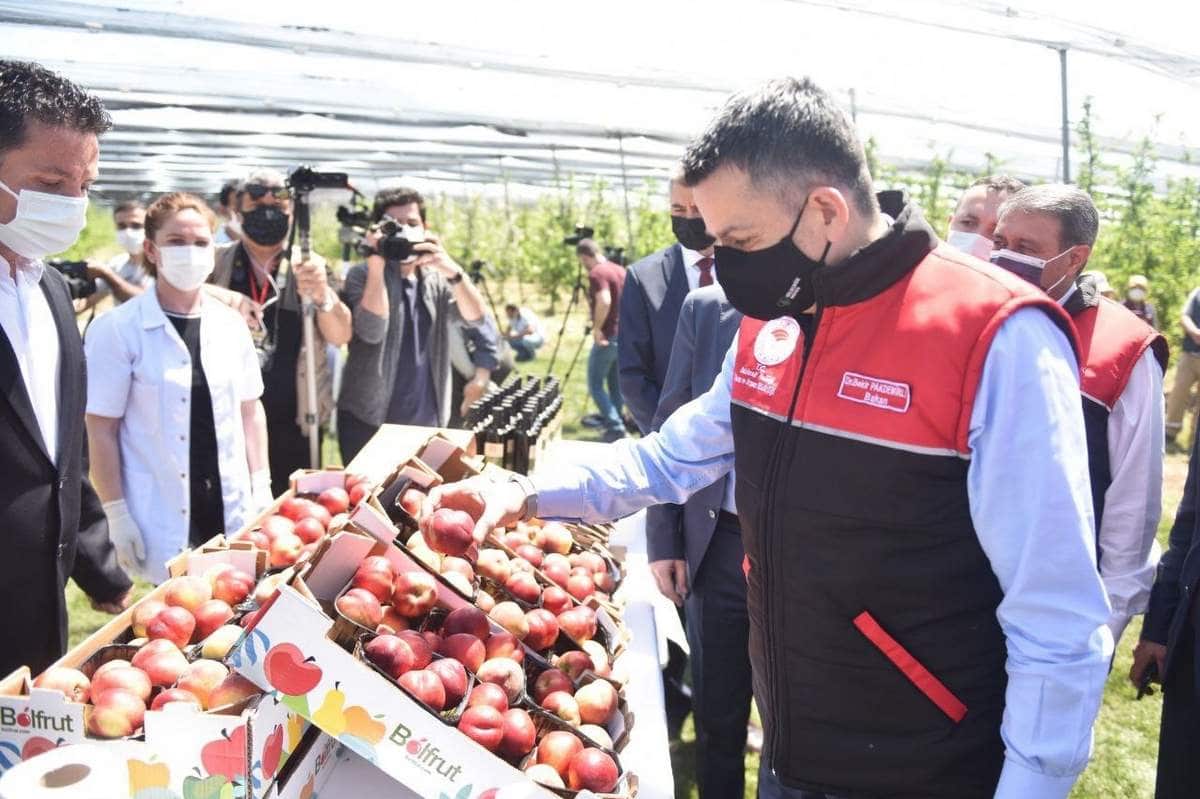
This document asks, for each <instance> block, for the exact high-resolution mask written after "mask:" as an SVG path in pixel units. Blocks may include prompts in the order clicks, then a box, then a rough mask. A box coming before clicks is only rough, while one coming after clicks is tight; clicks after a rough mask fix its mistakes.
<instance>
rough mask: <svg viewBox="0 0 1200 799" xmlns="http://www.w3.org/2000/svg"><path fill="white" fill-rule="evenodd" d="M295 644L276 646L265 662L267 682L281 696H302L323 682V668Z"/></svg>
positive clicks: (272, 648) (264, 669) (264, 668)
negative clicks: (306, 656)
mask: <svg viewBox="0 0 1200 799" xmlns="http://www.w3.org/2000/svg"><path fill="white" fill-rule="evenodd" d="M310 661H312V658H305V657H304V654H303V653H302V652H301V651H300V648H299V647H297V646H296V645H295V644H290V643H284V644H276V645H275V646H273V647H271V651H270V652H268V653H267V657H266V659H265V660H264V661H263V671H264V672H265V673H266V676H267V682H268V683H270V684H271V687H272V688H274V689H275V690H277V691H279V693H281V694H286V695H288V696H301V695H303V694H307V693H308V692H309V691H311V690H312V689H314V688H316V687H317V683H319V682H321V668H320V667H319V666H318V665H317V664H316V663H312V662H310Z"/></svg>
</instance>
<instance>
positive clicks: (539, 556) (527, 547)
mask: <svg viewBox="0 0 1200 799" xmlns="http://www.w3.org/2000/svg"><path fill="white" fill-rule="evenodd" d="M517 556H518V557H521V558H524V559H525V560H527V561H529V562H530V563H532V564H533V565H534V566H541V565H542V560H543V559H544V558H545V557H546V553H545V552H542V550H540V549H538V548H537V547H535V546H534V545H533V544H521V546H519V547H517Z"/></svg>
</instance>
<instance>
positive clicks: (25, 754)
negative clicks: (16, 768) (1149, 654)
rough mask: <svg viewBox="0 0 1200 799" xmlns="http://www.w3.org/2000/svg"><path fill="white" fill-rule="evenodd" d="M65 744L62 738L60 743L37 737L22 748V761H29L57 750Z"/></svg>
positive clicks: (59, 740)
mask: <svg viewBox="0 0 1200 799" xmlns="http://www.w3.org/2000/svg"><path fill="white" fill-rule="evenodd" d="M62 742H63V739H62V738H59V739H58V741H51V740H50V739H49V738H43V737H42V736H40V735H35V736H33V737H32V738H30V739H29V740H28V741H26V742H25V745H24V746H22V747H21V759H22V760H28V759H29V758H31V757H37V756H38V755H40V754H42V753H43V752H49V751H50V750H51V749H57V748H58V747H59V746H60V745H61V744H62Z"/></svg>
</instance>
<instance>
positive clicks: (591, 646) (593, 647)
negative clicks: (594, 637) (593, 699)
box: [579, 641, 612, 677]
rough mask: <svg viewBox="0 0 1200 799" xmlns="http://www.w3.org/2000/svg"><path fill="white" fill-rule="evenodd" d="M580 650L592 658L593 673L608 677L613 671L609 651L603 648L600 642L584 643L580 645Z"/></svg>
mask: <svg viewBox="0 0 1200 799" xmlns="http://www.w3.org/2000/svg"><path fill="white" fill-rule="evenodd" d="M579 648H580V649H582V650H583V651H584V652H586V653H587V656H588V657H589V658H591V661H592V671H594V672H596V673H597V674H599V675H600V676H601V677H607V676H608V674H609V673H610V672H611V671H612V669H611V668H609V664H608V650H606V649H605V648H604V647H603V646H601V644H600V642H599V641H584V642H583V643H582V644H580V645H579Z"/></svg>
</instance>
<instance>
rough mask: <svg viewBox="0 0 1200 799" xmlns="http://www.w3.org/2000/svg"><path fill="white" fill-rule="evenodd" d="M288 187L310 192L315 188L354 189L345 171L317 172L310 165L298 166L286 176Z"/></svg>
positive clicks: (293, 189) (297, 190)
mask: <svg viewBox="0 0 1200 799" xmlns="http://www.w3.org/2000/svg"><path fill="white" fill-rule="evenodd" d="M287 185H288V188H289V189H291V190H292V191H294V192H297V193H299V192H310V191H316V190H317V189H348V190H350V191H355V188H354V187H353V186H351V185H350V176H349V175H347V174H346V173H345V172H318V171H316V170H315V169H313V168H312V167H310V166H298V167H296V168H295V169H293V170H292V174H290V175H288V178H287Z"/></svg>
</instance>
